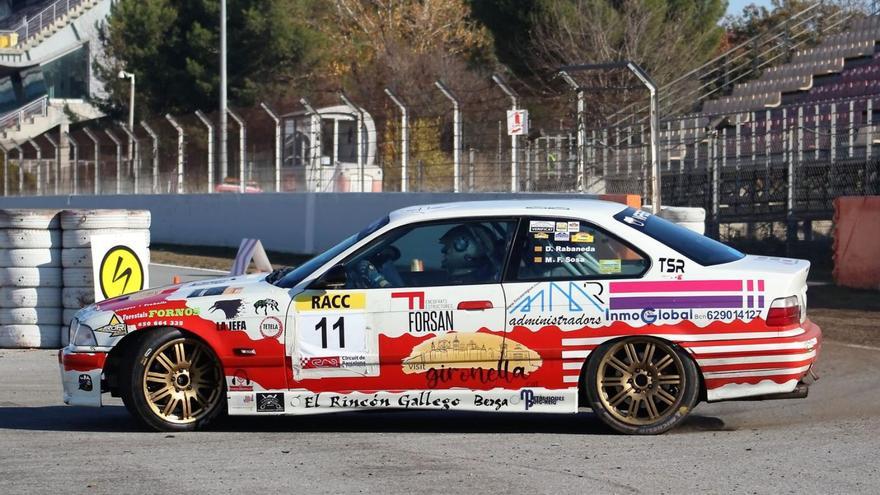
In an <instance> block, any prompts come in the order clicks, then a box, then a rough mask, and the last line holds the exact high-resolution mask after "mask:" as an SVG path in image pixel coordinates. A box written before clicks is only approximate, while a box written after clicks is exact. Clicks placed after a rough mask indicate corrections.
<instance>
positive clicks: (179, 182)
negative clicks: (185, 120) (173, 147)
mask: <svg viewBox="0 0 880 495" xmlns="http://www.w3.org/2000/svg"><path fill="white" fill-rule="evenodd" d="M165 120H167V121H168V122H169V123H170V124H171V125H172V126H173V127H174V130H176V131H177V194H183V175H184V170H183V148H184V146H185V140H186V136H185V135H184V134H183V126H181V125H180V124H178V123H177V121H176V120H174V117H172V116H171V114H170V113H166V114H165Z"/></svg>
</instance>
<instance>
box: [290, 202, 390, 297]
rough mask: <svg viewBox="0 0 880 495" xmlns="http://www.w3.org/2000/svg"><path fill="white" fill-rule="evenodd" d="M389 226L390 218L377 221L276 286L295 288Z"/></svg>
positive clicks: (300, 267)
mask: <svg viewBox="0 0 880 495" xmlns="http://www.w3.org/2000/svg"><path fill="white" fill-rule="evenodd" d="M387 224H388V217H387V216H385V217H383V218H380V219H379V220H376V221H375V222H373V223H371V224H370V225H369V226H367V228H365V229H364V230H362V231H360V232H358V233H357V234H354V235H352V236H349V237H347V238H346V239H344V240H343V241H342V242H340V243H339V244H337V245H335V246H333V247H332V248H330V249H328V250H326V251H324V252H323V253H321V254H319V255H318V256H315V257H314V258H312V259H310V260H308V261H306V262H305V263H303V264H302V265H299V266H298V267H296V268H294V269H293V270H291V271H290V272H289V273H287V274H286V275H284V276H283V277H281V278H280V279H278V281H276V282H275V285H277V286H278V287H284V288H287V289H289V288H291V287H293V286H295V285H296V284H298V283H300V282H302V281H303V279H305V278H306V277H307V276H309V275H310V274H311V273H312V272H314V271H315V270H317V269H318V268H320V267H321V266H323V265H324V264H325V263H327V262H328V261H330V260H332V259H333V258H335V257H336V256H339V254H340V253H342V252H343V251H345V250H346V249H348V248H350V247H351V246H353V245H354V244H355V243H356V242H358V241H360V240H361V239H363V238H365V237H367V236H368V235H370V234H372V233H373V232H375V231H377V230H379V229H381V228H382V227H384V226H385V225H387Z"/></svg>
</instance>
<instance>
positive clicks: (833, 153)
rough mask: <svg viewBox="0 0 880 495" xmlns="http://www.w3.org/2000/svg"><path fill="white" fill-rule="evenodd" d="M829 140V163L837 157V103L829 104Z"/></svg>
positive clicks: (832, 162)
mask: <svg viewBox="0 0 880 495" xmlns="http://www.w3.org/2000/svg"><path fill="white" fill-rule="evenodd" d="M830 134H831V141H830V142H829V143H828V147H829V150H828V153H829V155H830V157H831V165H832V166H834V160H835V159H836V158H837V103H832V104H831V133H830Z"/></svg>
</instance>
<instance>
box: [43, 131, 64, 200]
mask: <svg viewBox="0 0 880 495" xmlns="http://www.w3.org/2000/svg"><path fill="white" fill-rule="evenodd" d="M43 137H44V138H46V141H49V144H51V145H52V149H54V150H55V153H54V154H53V156H54V157H55V174H54V175H55V187H54V188H53V194H55V195H56V196H57V195H58V183H59V182H60V181H61V150H60V149H59V148H58V142H57V141H55V139H54V138H52V136H51V134H49V133H48V132H47V133H45V134H43Z"/></svg>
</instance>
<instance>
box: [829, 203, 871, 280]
mask: <svg viewBox="0 0 880 495" xmlns="http://www.w3.org/2000/svg"><path fill="white" fill-rule="evenodd" d="M833 253H834V254H833V257H834V272H833V275H834V281H835V282H836V283H837V284H838V285H843V286H845V287H854V288H857V289H878V290H880V256H878V255H880V196H857V197H853V196H841V197H839V198H836V199H835V200H834V247H833Z"/></svg>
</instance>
